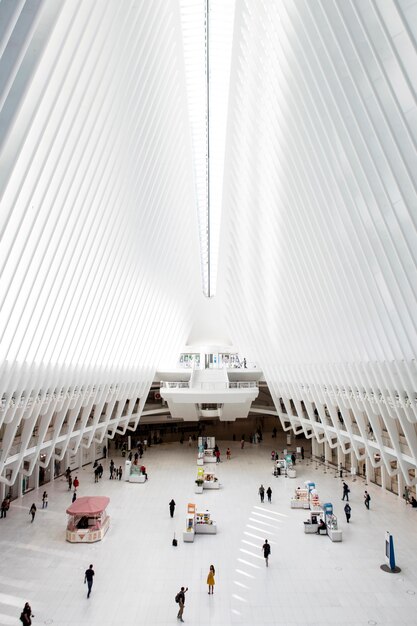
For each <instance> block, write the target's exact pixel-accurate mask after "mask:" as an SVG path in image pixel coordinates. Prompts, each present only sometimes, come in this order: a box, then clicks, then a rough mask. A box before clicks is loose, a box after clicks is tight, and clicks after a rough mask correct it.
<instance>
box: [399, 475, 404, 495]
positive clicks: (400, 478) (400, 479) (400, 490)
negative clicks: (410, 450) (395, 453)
mask: <svg viewBox="0 0 417 626" xmlns="http://www.w3.org/2000/svg"><path fill="white" fill-rule="evenodd" d="M404 487H405V480H404V477H403V475H402V472H398V497H399V498H402V497H403V494H404Z"/></svg>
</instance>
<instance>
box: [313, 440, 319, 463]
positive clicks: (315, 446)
mask: <svg viewBox="0 0 417 626" xmlns="http://www.w3.org/2000/svg"><path fill="white" fill-rule="evenodd" d="M311 455H312V457H313V458H314V457H318V456H319V444H318V442H317V439H316V438H315V437H313V438H312V440H311Z"/></svg>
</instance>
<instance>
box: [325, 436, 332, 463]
mask: <svg viewBox="0 0 417 626" xmlns="http://www.w3.org/2000/svg"><path fill="white" fill-rule="evenodd" d="M324 458H325V460H326V462H327V463H331V462H332V449H331V447H330V446H329V444H328V443H327V441H326V443H325V444H324Z"/></svg>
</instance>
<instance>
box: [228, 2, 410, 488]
mask: <svg viewBox="0 0 417 626" xmlns="http://www.w3.org/2000/svg"><path fill="white" fill-rule="evenodd" d="M416 34H417V3H416V2H407V1H398V2H391V1H383V2H382V1H381V2H380V1H370V0H365V1H364V0H356V1H355V0H352V1H346V0H343V1H331V0H326V1H318V0H317V1H315V2H308V1H304V0H296V1H294V0H282V1H280V2H272V1H271V2H256V3H253V2H251V1H250V0H248V1H243V2H241V3H239V11H238V14H237V22H236V24H235V38H236V41H235V44H236V45H235V46H234V58H233V61H232V75H233V81H232V84H231V94H230V117H229V138H230V142H229V146H228V155H227V162H228V165H227V169H226V172H225V180H226V181H227V183H226V189H225V209H226V213H227V220H228V222H227V229H226V232H225V233H223V236H224V239H223V246H222V248H223V250H224V251H225V254H224V257H225V264H226V267H227V271H225V272H223V281H224V287H223V289H225V290H227V293H228V298H229V307H228V308H227V312H228V314H229V319H230V322H231V324H232V327H233V329H234V333H235V336H234V337H233V338H234V341H235V343H237V345H239V346H240V348H241V349H243V350H244V351H245V352H247V353H248V354H249V355H250V357H251V360H254V361H258V362H259V363H260V364H261V366H262V368H263V371H264V372H265V376H266V379H267V381H268V383H269V386H270V389H271V392H272V393H273V397H274V400H275V404H276V406H277V409H278V410H279V412H280V414H281V417H282V420H283V422H284V424H285V425H286V426H287V427H290V426H291V427H293V428H294V429H296V431H298V432H303V431H304V432H310V431H311V430H312V431H313V433H314V435H315V436H316V437H317V438H318V439H319V441H325V442H327V443H328V444H330V446H331V447H335V446H336V445H341V446H342V449H343V450H344V451H347V450H349V449H352V450H353V451H354V452H355V453H356V455H357V456H358V457H359V458H364V457H365V456H368V457H369V458H370V459H371V461H372V463H373V464H374V465H375V464H379V463H380V461H378V456H377V457H375V453H377V454H379V453H381V455H382V462H383V463H385V466H386V469H387V470H388V472H389V473H390V474H391V473H393V472H394V473H395V472H397V471H398V470H399V471H400V472H402V473H403V475H404V476H406V478H407V479H408V470H409V468H412V467H414V466H415V460H416V458H417V457H416V453H417V445H416V444H417V441H416V422H417V384H416V380H417V372H416V361H415V358H416V349H417V335H416V324H417V307H416V294H417V271H416V259H417V252H416V251H417V236H416V222H417V195H416V187H417V151H416V143H417V106H416V90H417V54H416ZM280 398H282V399H283V405H282V406H285V409H286V412H285V413H283V412H282V410H281V403H280V400H279V399H280ZM290 400H292V404H291V403H290ZM301 402H302V403H303V404H301ZM338 411H339V413H338ZM339 418H340V419H339ZM392 461H393V462H394V463H391V462H392Z"/></svg>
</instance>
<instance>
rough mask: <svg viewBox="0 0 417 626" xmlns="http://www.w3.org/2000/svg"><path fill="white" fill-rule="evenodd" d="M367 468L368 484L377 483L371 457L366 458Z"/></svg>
mask: <svg viewBox="0 0 417 626" xmlns="http://www.w3.org/2000/svg"><path fill="white" fill-rule="evenodd" d="M365 467H366V482H367V483H370V482H374V481H375V470H374V468H373V467H372V463H371V460H370V459H369V457H366V459H365Z"/></svg>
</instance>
